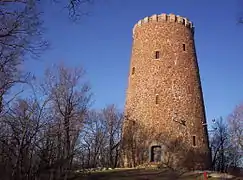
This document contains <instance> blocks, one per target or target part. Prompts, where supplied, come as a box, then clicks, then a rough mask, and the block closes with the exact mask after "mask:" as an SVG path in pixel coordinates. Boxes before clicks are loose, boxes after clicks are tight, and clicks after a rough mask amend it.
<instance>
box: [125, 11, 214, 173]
mask: <svg viewBox="0 0 243 180" xmlns="http://www.w3.org/2000/svg"><path fill="white" fill-rule="evenodd" d="M194 30H195V28H194V26H193V23H192V22H191V21H189V20H188V19H187V18H184V17H181V16H176V15H174V14H160V15H153V16H150V17H145V18H144V19H142V20H140V21H138V22H137V23H136V24H135V26H134V28H133V44H132V53H131V60H130V71H129V77H128V87H127V94H126V103H125V114H126V118H125V120H124V128H123V150H124V151H123V163H124V166H125V167H131V166H138V165H140V164H143V163H149V162H163V161H165V160H166V158H167V157H168V156H169V154H173V158H172V159H173V161H174V162H170V163H172V164H177V163H181V162H185V163H186V164H187V165H188V166H189V167H190V168H195V169H209V168H210V165H211V156H210V149H209V142H208V132H207V126H206V125H207V124H206V118H205V109H204V102H203V95H202V87H201V82H200V75H199V68H198V63H197V56H196V49H195V42H194ZM138 131H139V133H138ZM134 141H136V142H134ZM173 143H174V146H173V145H172V144H173ZM124 144H125V145H124ZM128 147H130V149H129V148H128ZM172 147H174V149H173V148H172ZM176 148H177V149H176ZM170 151H171V152H170ZM167 160H168V159H167Z"/></svg>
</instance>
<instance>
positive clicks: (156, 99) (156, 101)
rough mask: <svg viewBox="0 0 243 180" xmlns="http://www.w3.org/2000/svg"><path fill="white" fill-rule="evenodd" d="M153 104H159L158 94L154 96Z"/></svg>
mask: <svg viewBox="0 0 243 180" xmlns="http://www.w3.org/2000/svg"><path fill="white" fill-rule="evenodd" d="M155 104H159V95H158V94H156V96H155Z"/></svg>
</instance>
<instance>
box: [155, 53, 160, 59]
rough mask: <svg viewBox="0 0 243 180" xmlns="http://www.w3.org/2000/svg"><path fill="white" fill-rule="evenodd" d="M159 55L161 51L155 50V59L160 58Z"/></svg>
mask: <svg viewBox="0 0 243 180" xmlns="http://www.w3.org/2000/svg"><path fill="white" fill-rule="evenodd" d="M159 55H160V53H159V51H155V59H159Z"/></svg>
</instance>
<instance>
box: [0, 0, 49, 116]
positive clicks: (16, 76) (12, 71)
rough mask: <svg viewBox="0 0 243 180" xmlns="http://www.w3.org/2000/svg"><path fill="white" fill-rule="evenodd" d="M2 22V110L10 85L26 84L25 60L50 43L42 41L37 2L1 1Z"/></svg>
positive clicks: (0, 66) (0, 65)
mask: <svg viewBox="0 0 243 180" xmlns="http://www.w3.org/2000/svg"><path fill="white" fill-rule="evenodd" d="M0 22H1V23H0V24H1V25H0V113H1V112H2V111H3V108H4V102H5V103H6V101H4V96H6V95H7V94H8V92H9V90H10V89H11V87H13V86H14V85H15V84H16V83H23V82H24V83H26V81H27V79H28V77H27V75H26V74H24V73H23V72H21V66H22V64H23V62H24V61H25V60H26V59H27V57H28V56H32V55H34V56H35V57H37V56H38V55H39V53H40V52H42V51H43V50H45V49H46V48H47V45H48V44H47V42H46V41H45V40H43V36H42V34H43V29H42V21H41V20H40V12H39V11H38V7H37V2H35V1H32V0H23V1H20V0H19V1H18V0H16V1H11V0H1V1H0ZM32 57H33V56H32ZM13 96H14V95H13ZM13 96H12V97H13ZM12 97H11V98H10V99H12ZM7 102H8V101H7Z"/></svg>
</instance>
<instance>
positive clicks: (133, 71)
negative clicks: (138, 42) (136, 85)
mask: <svg viewBox="0 0 243 180" xmlns="http://www.w3.org/2000/svg"><path fill="white" fill-rule="evenodd" d="M133 74H135V67H133V68H132V75H133Z"/></svg>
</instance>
